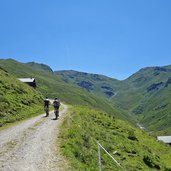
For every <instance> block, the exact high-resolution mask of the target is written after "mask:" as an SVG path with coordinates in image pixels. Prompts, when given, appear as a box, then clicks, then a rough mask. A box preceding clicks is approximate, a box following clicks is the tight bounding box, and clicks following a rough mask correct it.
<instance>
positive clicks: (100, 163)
mask: <svg viewBox="0 0 171 171" xmlns="http://www.w3.org/2000/svg"><path fill="white" fill-rule="evenodd" d="M100 155H101V154H100V145H99V144H98V158H99V167H100V171H102V162H101V156H100Z"/></svg>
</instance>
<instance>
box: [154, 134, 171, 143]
mask: <svg viewBox="0 0 171 171" xmlns="http://www.w3.org/2000/svg"><path fill="white" fill-rule="evenodd" d="M157 140H158V141H162V142H164V143H166V144H169V145H171V136H157Z"/></svg>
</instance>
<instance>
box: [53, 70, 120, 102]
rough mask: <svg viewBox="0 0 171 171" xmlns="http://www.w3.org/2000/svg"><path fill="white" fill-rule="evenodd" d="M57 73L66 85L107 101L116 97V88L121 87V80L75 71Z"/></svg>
mask: <svg viewBox="0 0 171 171" xmlns="http://www.w3.org/2000/svg"><path fill="white" fill-rule="evenodd" d="M55 73H56V75H58V76H60V78H61V79H62V80H64V81H65V82H66V83H70V84H73V85H75V86H77V87H81V88H83V89H85V90H87V91H89V92H91V93H93V94H96V95H98V96H100V97H103V98H106V99H109V98H110V97H111V96H112V95H114V94H115V93H116V88H117V87H118V86H120V81H119V80H116V79H112V78H109V77H106V76H104V75H98V74H89V73H84V72H77V71H73V70H69V71H56V72H55Z"/></svg>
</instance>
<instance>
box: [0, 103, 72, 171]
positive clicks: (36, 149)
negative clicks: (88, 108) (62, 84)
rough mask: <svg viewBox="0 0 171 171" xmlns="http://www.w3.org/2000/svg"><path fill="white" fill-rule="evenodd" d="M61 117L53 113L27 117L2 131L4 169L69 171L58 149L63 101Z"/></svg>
mask: <svg viewBox="0 0 171 171" xmlns="http://www.w3.org/2000/svg"><path fill="white" fill-rule="evenodd" d="M62 106H63V108H64V109H63V110H62V111H61V112H60V114H59V115H60V116H59V119H58V120H53V118H54V113H53V112H51V113H50V115H49V117H44V115H45V114H44V115H41V116H37V117H35V118H32V119H29V120H27V121H24V122H22V123H20V124H18V125H16V126H13V127H11V128H8V129H6V130H3V131H1V132H0V170H1V171H66V170H67V171H68V170H70V169H69V167H68V166H67V165H66V163H67V162H66V161H65V160H64V159H63V157H62V156H61V155H60V154H59V153H58V152H57V151H58V149H57V145H56V143H57V141H58V139H57V138H58V128H59V125H60V122H61V121H62V119H63V117H64V114H65V113H66V111H67V106H66V105H62Z"/></svg>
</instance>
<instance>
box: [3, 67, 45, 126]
mask: <svg viewBox="0 0 171 171" xmlns="http://www.w3.org/2000/svg"><path fill="white" fill-rule="evenodd" d="M0 90H1V91H0V126H3V125H5V124H7V123H13V122H15V121H19V120H22V119H25V118H28V117H31V116H33V115H36V114H40V113H41V112H43V110H42V95H41V94H40V93H38V92H37V91H36V90H34V89H33V88H31V87H30V86H28V85H26V84H24V83H22V82H20V81H19V80H17V78H15V77H13V76H11V75H10V74H9V73H8V72H7V71H5V70H3V69H1V68H0Z"/></svg>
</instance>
